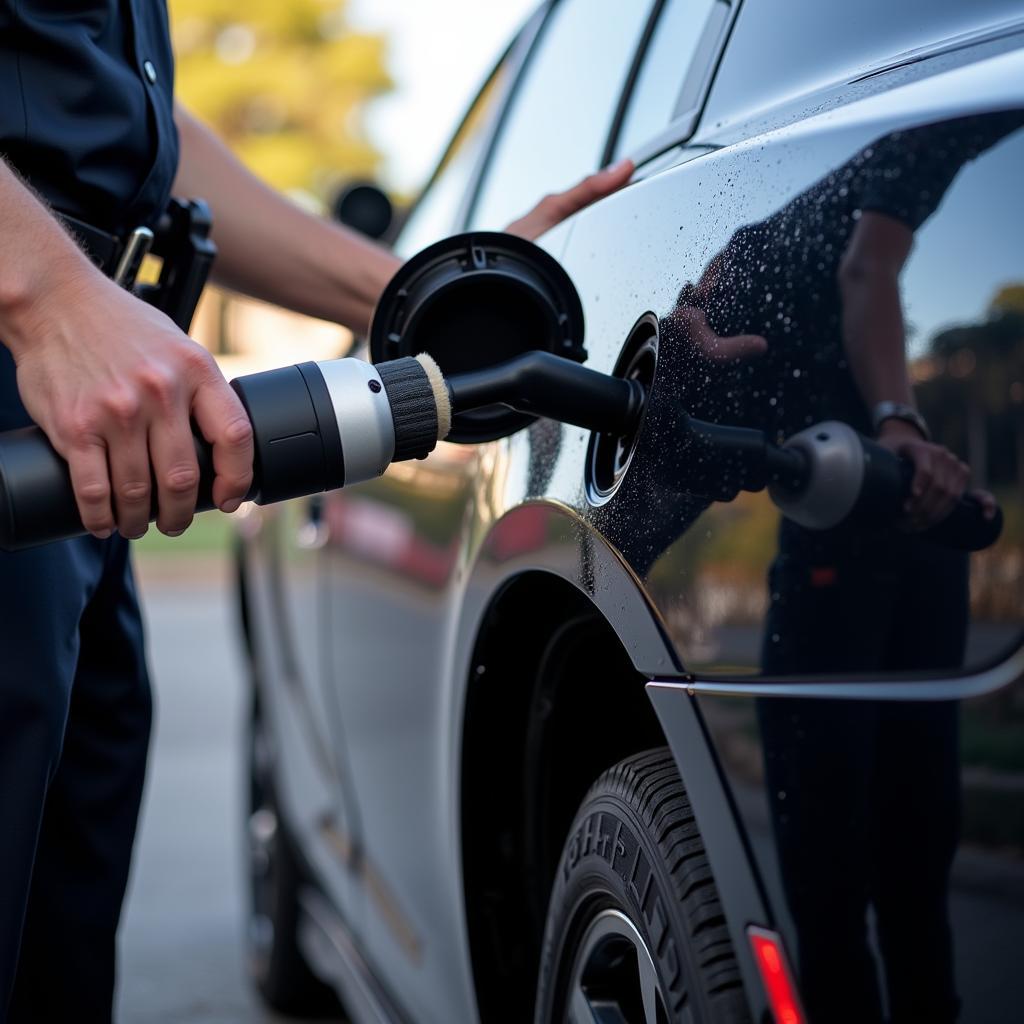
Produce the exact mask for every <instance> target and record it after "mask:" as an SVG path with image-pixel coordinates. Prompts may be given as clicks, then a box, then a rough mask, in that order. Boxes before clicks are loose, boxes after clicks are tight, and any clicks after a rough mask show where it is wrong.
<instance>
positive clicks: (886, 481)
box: [853, 438, 1003, 551]
mask: <svg viewBox="0 0 1024 1024" xmlns="http://www.w3.org/2000/svg"><path fill="white" fill-rule="evenodd" d="M862 444H863V446H864V483H863V485H862V488H861V497H860V499H859V501H858V503H857V507H856V508H855V510H854V513H853V514H854V516H861V515H864V516H866V518H870V519H875V520H879V519H882V518H884V519H887V520H888V521H889V522H892V521H895V520H899V519H900V518H902V516H903V505H904V502H906V500H907V498H908V497H909V496H910V485H911V482H912V481H913V479H914V464H913V462H912V461H911V460H910V459H906V458H900V457H897V456H896V455H894V454H893V453H892V452H891V451H889V450H888V449H887V448H883V447H882V446H881V445H879V444H877V443H876V442H874V441H871V440H869V439H867V438H862ZM1002 530H1003V510H1002V509H1001V508H999V507H998V506H997V507H996V513H995V515H994V516H993V517H992V518H991V519H986V518H985V509H984V506H983V505H982V504H981V502H980V501H978V499H977V498H975V497H974V496H973V495H972V494H964V495H963V496H962V497H961V498H960V500H959V501H958V502H957V503H956V505H954V506H953V511H952V512H950V513H949V515H948V516H946V518H945V519H943V520H942V521H941V522H939V523H936V524H935V525H934V526H930V527H928V529H927V530H923V531H921V533H920V536H921V537H924V538H926V539H927V540H930V541H934V542H935V543H936V544H942V545H944V546H945V547H950V548H956V549H957V550H959V551H983V550H984V549H985V548H989V547H991V546H992V545H993V544H995V542H996V541H997V540H999V536H1000V534H1001V533H1002Z"/></svg>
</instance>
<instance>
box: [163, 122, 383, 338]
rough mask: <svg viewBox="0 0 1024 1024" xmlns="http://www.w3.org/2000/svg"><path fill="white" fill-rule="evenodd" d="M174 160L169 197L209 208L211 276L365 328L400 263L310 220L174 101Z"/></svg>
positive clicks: (355, 237)
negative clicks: (177, 144) (177, 142)
mask: <svg viewBox="0 0 1024 1024" xmlns="http://www.w3.org/2000/svg"><path fill="white" fill-rule="evenodd" d="M175 120H176V122H177V125H178V132H179V135H180V139H181V163H180V167H179V171H178V175H177V178H176V179H175V182H174V191H175V194H177V195H181V196H192V197H201V198H203V199H205V200H206V201H207V202H208V203H209V204H210V208H211V210H212V212H213V238H214V241H215V242H216V243H217V248H218V257H217V261H216V263H215V264H214V275H213V276H214V280H215V281H217V282H218V283H220V284H223V285H224V286H225V287H228V288H231V289H234V290H236V291H239V292H242V293H244V294H246V295H252V296H254V297H256V298H260V299H265V300H267V301H268V302H273V303H275V304H277V305H280V306H284V307H286V308H288V309H292V310H295V311H296V312H299V313H306V314H309V315H310V316H317V317H321V318H323V319H325V320H333V321H335V322H337V323H340V324H344V325H345V326H346V327H350V328H352V329H353V330H356V331H365V330H366V328H367V326H368V324H369V321H370V316H371V314H372V312H373V309H374V306H375V305H376V303H377V299H378V297H379V296H380V293H381V291H382V290H383V288H384V285H385V284H387V282H388V281H389V280H390V278H391V276H392V275H393V274H394V272H395V270H396V269H397V268H398V266H399V263H400V260H398V258H397V257H395V256H394V255H392V254H391V253H390V252H388V251H387V250H386V249H384V248H382V247H381V246H379V245H376V244H375V243H373V242H371V241H369V240H368V239H365V238H363V237H361V236H360V235H357V234H355V233H354V232H352V231H349V230H347V229H345V228H343V227H341V226H339V225H337V224H332V223H331V222H329V221H327V220H324V219H321V218H319V217H314V216H312V215H310V214H308V213H306V212H305V211H303V210H301V209H299V208H298V207H297V206H296V205H295V204H294V203H291V202H289V201H288V200H287V199H286V198H284V197H283V196H281V195H280V194H278V193H277V192H275V191H274V190H273V189H271V188H269V187H268V186H267V185H265V184H263V182H261V181H260V180H259V179H258V178H256V177H255V175H253V174H251V173H250V172H249V171H248V170H246V169H245V168H244V167H243V166H242V164H241V163H240V162H239V161H238V160H237V159H236V158H235V157H234V156H233V155H232V153H231V152H230V151H229V150H228V149H227V147H226V146H224V144H223V143H221V142H220V141H219V140H218V139H217V138H216V137H215V136H214V135H213V133H212V132H210V131H209V129H207V128H206V127H205V126H204V125H202V124H200V123H199V122H198V121H196V119H195V118H193V117H192V116H191V115H190V114H189V113H188V112H187V111H185V110H183V109H182V108H181V106H180V105H179V106H178V107H177V108H176V110H175Z"/></svg>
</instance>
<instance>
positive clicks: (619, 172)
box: [505, 160, 636, 242]
mask: <svg viewBox="0 0 1024 1024" xmlns="http://www.w3.org/2000/svg"><path fill="white" fill-rule="evenodd" d="M635 169H636V168H635V167H634V165H633V161H632V160H620V161H619V162H618V163H616V164H612V165H611V166H610V167H606V168H605V169H604V170H603V171H598V172H597V173H596V174H591V175H588V176H587V177H586V178H584V179H583V180H582V181H581V182H580V183H579V184H578V185H574V186H573V187H572V188H570V189H567V190H566V191H565V192H555V193H552V194H551V195H549V196H545V197H544V198H543V199H542V200H541V201H540V202H539V203H537V205H536V206H535V207H534V208H533V209H532V210H530V212H529V213H527V214H525V215H524V216H522V217H520V218H519V219H518V220H514V221H512V223H511V224H509V226H508V227H507V228H505V230H506V231H507V232H508V233H509V234H510V235H518V236H519V237H520V238H525V239H527V240H528V241H530V242H532V241H533V240H534V239H537V238H540V236H541V235H543V234H544V232H545V231H550V230H551V229H552V228H553V227H555V226H556V225H558V224H561V223H562V221H563V220H565V219H566V218H567V217H571V216H572V215H573V214H574V213H579V211H580V210H582V209H584V208H585V207H587V206H590V204H591V203H596V202H597V201H598V200H599V199H604V198H605V197H606V196H610V195H611V194H612V193H613V192H617V191H618V190H619V189H620V188H622V187H623V185H626V184H627V183H628V182H629V179H630V178H631V177H632V176H633V171H634V170H635Z"/></svg>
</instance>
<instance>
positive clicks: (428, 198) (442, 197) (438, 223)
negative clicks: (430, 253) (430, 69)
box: [395, 60, 508, 256]
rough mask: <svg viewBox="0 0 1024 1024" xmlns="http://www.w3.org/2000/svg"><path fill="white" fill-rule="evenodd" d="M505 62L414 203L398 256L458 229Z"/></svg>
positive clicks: (501, 84)
mask: <svg viewBox="0 0 1024 1024" xmlns="http://www.w3.org/2000/svg"><path fill="white" fill-rule="evenodd" d="M507 74H508V62H507V60H506V61H504V62H503V63H502V64H501V65H499V66H498V68H497V69H496V70H495V72H494V74H492V75H491V77H490V78H489V79H488V80H487V83H486V85H484V87H483V89H482V90H481V91H480V94H479V95H478V96H477V98H476V101H475V102H474V103H473V106H472V108H471V109H470V112H469V114H468V115H467V116H466V118H465V120H464V121H463V122H462V124H461V126H460V127H459V130H458V132H457V133H456V135H455V138H454V139H452V142H451V144H450V145H449V147H448V149H447V151H446V152H445V155H444V157H443V158H442V161H441V165H440V167H439V168H438V169H437V171H436V172H435V174H434V177H433V179H432V180H431V182H430V183H429V184H428V185H427V189H426V191H425V192H424V193H423V196H422V197H421V198H420V200H419V202H417V203H416V205H415V206H414V207H413V209H412V212H411V213H410V214H409V219H408V220H407V221H406V223H405V225H404V227H403V228H402V231H401V234H400V235H399V237H398V241H397V243H396V245H395V251H396V252H397V253H398V255H399V256H412V255H413V254H414V253H417V252H419V251H420V249H423V248H425V247H426V246H428V245H430V244H431V243H432V242H436V241H437V240H438V239H440V238H444V237H446V236H447V235H450V234H451V233H452V232H453V231H457V230H458V228H459V225H458V224H456V223H455V219H456V217H457V216H458V213H459V210H460V208H461V206H462V203H463V201H464V200H465V198H466V189H467V188H468V187H469V182H470V178H471V176H472V174H473V171H474V170H475V169H476V166H477V162H478V160H479V158H480V155H481V151H482V149H483V145H484V141H485V139H486V138H487V126H488V125H489V124H490V123H491V119H492V115H493V113H494V110H495V107H496V106H497V103H498V98H499V97H500V96H502V95H503V94H504V92H505V80H506V77H507Z"/></svg>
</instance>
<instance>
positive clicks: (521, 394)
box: [0, 351, 644, 551]
mask: <svg viewBox="0 0 1024 1024" xmlns="http://www.w3.org/2000/svg"><path fill="white" fill-rule="evenodd" d="M231 386H232V388H234V390H235V393H236V394H237V395H238V397H239V399H240V400H241V402H242V405H243V406H244V408H245V411H246V413H247V415H248V417H249V420H250V422H251V423H252V430H253V442H254V448H255V456H254V464H253V482H252V487H251V489H250V491H249V493H248V494H247V495H246V500H248V501H253V502H255V503H256V504H257V505H267V504H271V503H272V502H278V501H285V500H286V499H288V498H297V497H300V496H303V495H309V494H317V493H319V492H321V491H330V490H334V489H336V488H339V487H344V486H346V485H348V484H353V483H359V482H360V481H364V480H370V479H373V478H374V477H378V476H380V475H381V474H382V473H383V472H384V471H385V470H386V469H387V467H388V466H389V465H390V464H391V463H392V462H402V461H405V460H407V459H422V458H425V457H426V456H427V455H428V454H429V453H430V452H431V451H433V449H434V447H435V446H436V444H437V442H438V441H440V440H444V438H446V437H447V436H448V435H449V433H450V432H451V431H452V429H453V423H454V421H455V417H456V414H458V413H467V412H471V411H473V410H478V409H484V408H488V407H494V406H501V407H504V408H507V409H510V410H516V411H518V412H520V413H524V414H528V415H529V416H531V417H532V416H537V415H540V416H552V417H554V418H557V419H560V420H562V421H563V422H567V423H575V424H577V425H579V426H583V427H587V428H589V429H592V430H600V431H607V432H618V431H620V430H625V429H628V427H629V425H630V424H631V423H633V422H635V421H636V419H637V418H638V417H639V415H640V410H641V407H642V404H643V399H644V394H643V389H642V388H640V386H639V385H637V384H636V383H635V382H633V381H625V380H619V379H617V378H614V377H609V376H607V375H605V374H602V373H598V372H597V371H595V370H590V369H587V368H586V367H584V366H581V365H580V364H579V363H575V362H572V361H570V360H567V359H564V358H563V357H561V356H556V355H553V354H551V353H549V352H541V351H532V352H526V353H524V354H523V355H521V356H518V357H516V358H514V359H510V360H508V361H506V362H504V363H501V364H499V365H497V366H491V367H487V368H485V369H480V370H475V371H467V372H465V373H462V374H454V375H452V376H451V377H448V378H446V377H445V376H444V375H443V374H442V372H441V369H440V367H439V366H438V365H437V363H436V362H435V361H434V360H433V359H432V358H431V357H430V356H429V355H428V354H427V353H425V352H420V353H418V354H417V355H416V356H403V357H401V358H398V359H392V360H388V361H386V362H382V363H379V364H377V365H373V364H372V363H368V362H365V361H364V360H362V359H354V358H346V359H333V360H326V361H324V362H318V363H313V362H310V363H299V364H296V365H294V366H286V367H281V368H280V369H275V370H267V371H265V372H263V373H254V374H250V375H248V376H244V377H238V378H236V379H235V380H233V381H232V382H231ZM194 440H195V450H196V459H197V461H198V463H199V473H200V483H199V496H198V501H197V503H196V511H197V512H204V511H206V510H208V509H211V508H213V507H214V506H213V497H212V488H213V480H214V475H215V474H214V469H213V456H212V450H211V447H210V445H209V444H208V443H207V441H205V440H204V439H203V438H202V437H201V436H198V435H196V436H195V438H194ZM151 518H156V508H155V507H154V508H153V510H152V517H151ZM84 532H85V530H84V528H83V526H82V522H81V519H80V517H79V514H78V506H77V504H76V502H75V496H74V490H73V488H72V486H71V478H70V474H69V472H68V467H67V463H66V462H65V461H64V460H63V459H62V458H61V457H60V455H58V454H57V452H56V451H55V450H54V449H53V447H52V446H51V445H50V442H49V441H48V440H47V438H46V435H45V434H44V433H43V432H42V431H41V430H40V429H39V428H38V427H24V428H22V429H20V430H12V431H8V432H5V433H2V434H0V548H3V549H4V550H6V551H13V550H18V549H20V548H26V547H31V546H33V545H36V544H43V543H46V542H48V541H54V540H61V539H63V538H65V537H74V536H79V535H81V534H83V533H84Z"/></svg>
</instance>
